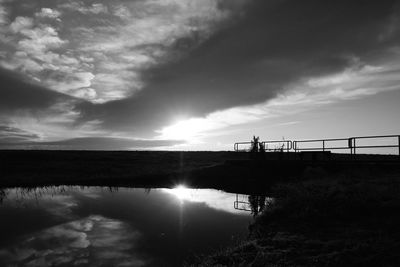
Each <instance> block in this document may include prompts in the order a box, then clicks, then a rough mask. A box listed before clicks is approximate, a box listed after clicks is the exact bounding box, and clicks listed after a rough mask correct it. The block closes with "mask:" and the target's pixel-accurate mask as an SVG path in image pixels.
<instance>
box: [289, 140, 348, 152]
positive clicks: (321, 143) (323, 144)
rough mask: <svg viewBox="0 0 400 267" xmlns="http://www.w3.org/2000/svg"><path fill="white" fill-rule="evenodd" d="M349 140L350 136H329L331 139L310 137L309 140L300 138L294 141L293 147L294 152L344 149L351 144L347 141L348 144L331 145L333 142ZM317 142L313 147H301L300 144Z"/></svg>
mask: <svg viewBox="0 0 400 267" xmlns="http://www.w3.org/2000/svg"><path fill="white" fill-rule="evenodd" d="M340 141H342V142H343V141H344V142H349V138H329V139H308V140H300V141H293V149H294V152H300V151H321V150H322V151H330V150H343V149H349V144H350V143H347V145H346V146H343V145H340V146H332V145H330V144H331V143H332V142H340ZM305 143H307V144H310V143H311V144H313V143H314V144H315V145H314V146H311V147H300V144H305Z"/></svg>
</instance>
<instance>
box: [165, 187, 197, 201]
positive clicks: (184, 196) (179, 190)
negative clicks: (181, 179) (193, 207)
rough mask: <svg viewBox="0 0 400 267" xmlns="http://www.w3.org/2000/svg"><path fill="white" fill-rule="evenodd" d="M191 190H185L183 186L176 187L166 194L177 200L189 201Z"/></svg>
mask: <svg viewBox="0 0 400 267" xmlns="http://www.w3.org/2000/svg"><path fill="white" fill-rule="evenodd" d="M191 191H192V189H190V188H187V187H186V186H184V185H178V186H176V187H174V188H172V189H169V190H168V191H167V192H168V193H170V194H172V195H174V196H176V197H177V198H178V199H179V200H189V199H190V198H191Z"/></svg>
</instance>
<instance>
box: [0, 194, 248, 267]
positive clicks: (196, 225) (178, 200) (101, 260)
mask: <svg viewBox="0 0 400 267" xmlns="http://www.w3.org/2000/svg"><path fill="white" fill-rule="evenodd" d="M0 200H1V202H2V204H1V205H0V236H1V239H0V266H180V265H182V263H183V262H185V261H191V260H193V258H194V257H197V256H199V255H202V254H207V253H212V252H213V251H217V250H218V249H220V248H224V247H226V246H229V245H232V244H234V243H235V242H236V241H238V240H240V239H242V238H245V237H246V236H247V234H248V226H249V224H250V223H251V222H252V220H253V216H252V215H251V213H250V212H249V209H248V208H245V206H244V205H243V203H245V201H246V196H238V195H236V194H231V193H226V192H223V191H217V190H211V189H187V188H184V187H177V188H174V189H151V190H149V189H132V188H105V187H86V188H81V187H52V188H42V189H31V190H26V189H25V190H23V189H7V190H4V191H1V192H0ZM235 201H236V203H235ZM238 203H239V205H238ZM238 208H239V209H238Z"/></svg>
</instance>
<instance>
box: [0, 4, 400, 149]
mask: <svg viewBox="0 0 400 267" xmlns="http://www.w3.org/2000/svg"><path fill="white" fill-rule="evenodd" d="M399 89H400V1H389V0H380V1H366V0H364V1H361V0H360V1H356V0H346V1H344V0H343V1H342V0H335V1H334V0H327V1H320V0H319V1H318V0H305V1H295V0H292V1H290V0H201V1H199V0H113V1H111V0H97V1H92V0H85V1H83V0H82V1H76V0H0V149H96V150H97V149H98V150H103V149H104V150H232V149H233V143H234V142H238V141H249V140H250V139H251V137H252V136H253V135H256V136H260V139H261V140H283V139H286V140H287V139H290V140H300V139H309V138H341V137H350V136H360V135H382V134H399V133H400V123H399V122H400V119H399V118H398V114H400V105H398V102H399V100H400V90H399Z"/></svg>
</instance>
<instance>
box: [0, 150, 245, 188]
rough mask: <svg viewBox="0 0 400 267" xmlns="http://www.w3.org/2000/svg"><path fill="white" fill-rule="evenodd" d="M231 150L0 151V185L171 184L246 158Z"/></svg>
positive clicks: (242, 154)
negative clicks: (212, 167)
mask: <svg viewBox="0 0 400 267" xmlns="http://www.w3.org/2000/svg"><path fill="white" fill-rule="evenodd" d="M247 158H248V156H247V155H245V154H244V153H234V152H168V151H166V152H161V151H151V152H150V151H149V152H147V151H140V152H134V151H114V152H113V151H7V150H4V151H0V162H1V164H0V186H2V187H6V186H35V185H58V184H89V185H91V184H92V185H119V184H121V185H127V186H129V185H133V186H135V185H142V184H148V185H149V186H151V185H152V184H160V185H165V184H169V183H171V181H173V180H174V179H181V178H182V175H183V174H184V173H188V172H191V171H193V170H197V169H201V168H204V167H210V166H214V165H218V164H223V163H224V162H225V161H226V160H229V159H236V160H237V159H247Z"/></svg>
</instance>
